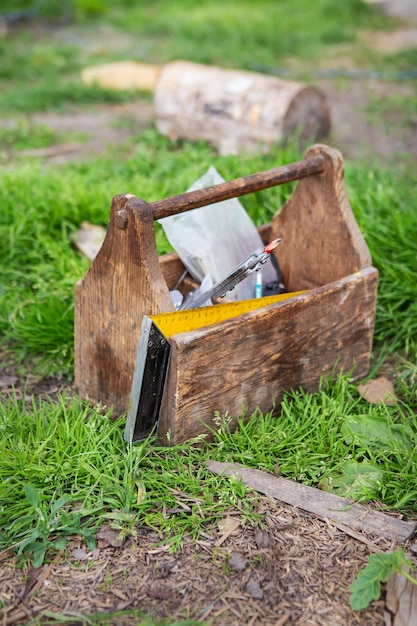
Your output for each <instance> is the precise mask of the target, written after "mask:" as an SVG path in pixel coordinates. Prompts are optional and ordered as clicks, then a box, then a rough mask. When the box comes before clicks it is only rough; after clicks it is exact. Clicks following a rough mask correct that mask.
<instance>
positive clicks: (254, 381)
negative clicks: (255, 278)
mask: <svg viewBox="0 0 417 626" xmlns="http://www.w3.org/2000/svg"><path fill="white" fill-rule="evenodd" d="M377 282H378V273H377V270H376V269H374V268H372V267H370V268H367V269H365V270H362V271H361V272H358V273H357V274H354V275H351V276H348V277H345V278H343V279H342V280H340V281H336V282H334V283H331V284H330V285H326V286H324V287H320V288H318V289H314V290H312V291H311V292H307V293H305V294H302V295H299V296H295V297H293V298H291V299H289V300H286V301H283V302H280V303H277V304H273V305H269V306H268V307H264V308H262V309H259V310H256V311H252V312H250V313H246V314H244V315H241V316H240V317H238V318H234V319H230V320H227V321H224V322H221V323H218V324H214V325H212V326H208V327H207V328H202V329H200V330H196V331H191V332H188V333H182V334H178V335H174V336H172V337H171V340H170V341H171V345H172V351H171V364H170V370H169V375H168V381H167V387H166V390H165V397H164V400H163V404H162V410H161V417H160V423H159V429H158V434H159V437H160V439H161V441H164V442H168V440H169V441H171V442H175V443H179V442H181V441H185V440H186V439H188V438H190V437H194V436H196V435H198V434H199V433H201V432H207V433H208V432H209V429H208V428H206V427H205V426H204V423H206V424H209V425H212V419H213V417H214V413H215V411H219V412H220V413H224V412H225V411H228V413H229V415H232V416H236V417H239V416H240V415H242V413H243V412H244V411H245V410H246V414H248V415H250V414H251V413H252V412H253V411H254V410H255V409H256V408H257V407H259V408H260V409H261V410H262V411H269V410H271V408H272V406H273V403H274V401H275V403H276V405H277V406H278V405H279V402H280V400H281V398H282V393H283V391H284V390H290V389H294V388H298V387H301V386H302V387H304V388H305V389H306V390H309V391H315V390H317V388H318V385H319V383H320V378H321V377H322V376H324V375H326V374H335V373H336V372H339V371H345V372H351V371H352V370H353V372H352V374H353V376H355V377H361V376H364V375H365V374H366V373H367V372H368V368H369V358H370V352H371V346H372V337H373V325H374V317H375V302H376V291H377ZM168 432H169V433H170V437H167V436H166V435H167V433H168Z"/></svg>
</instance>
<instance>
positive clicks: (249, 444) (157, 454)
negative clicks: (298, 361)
mask: <svg viewBox="0 0 417 626" xmlns="http://www.w3.org/2000/svg"><path fill="white" fill-rule="evenodd" d="M416 374H417V371H416V370H415V371H414V373H413V376H414V382H413V384H412V385H411V386H410V388H408V387H407V388H406V395H405V396H404V398H403V400H402V401H399V402H398V403H397V404H396V405H395V406H393V407H388V406H386V405H384V404H382V405H369V404H367V403H366V402H365V401H364V400H362V399H361V398H360V397H359V395H358V392H357V390H356V387H355V386H354V385H352V384H351V383H350V382H349V380H348V378H347V377H339V378H338V379H337V380H336V381H335V382H333V383H331V382H327V383H326V384H323V385H322V389H321V390H320V391H319V392H318V393H316V394H308V393H305V392H303V391H302V390H299V391H294V392H291V393H289V394H287V395H286V396H285V397H284V400H283V402H282V406H281V415H280V417H279V418H276V417H274V416H273V415H272V414H262V413H260V412H255V414H254V415H253V416H252V417H251V418H250V419H249V420H247V421H245V420H244V419H243V418H241V419H239V420H238V425H237V428H236V431H235V432H234V433H232V432H231V431H230V427H229V424H230V417H229V416H227V415H225V416H223V417H221V416H218V417H217V420H216V421H217V426H216V428H215V429H214V430H213V435H214V439H215V442H214V444H209V443H205V441H204V437H203V436H202V437H200V438H198V439H197V440H195V441H190V442H187V443H186V444H183V445H179V446H175V447H172V448H169V449H166V448H158V447H157V446H156V445H155V444H154V443H153V442H152V441H148V442H144V443H141V444H138V445H135V446H131V445H129V444H127V443H126V442H124V440H123V426H124V420H123V419H120V420H117V421H112V420H110V419H109V416H108V415H106V414H104V415H103V413H102V411H101V410H100V407H87V406H85V404H83V403H82V402H81V401H80V400H79V399H74V398H72V399H71V398H68V397H65V396H61V397H60V398H59V400H58V402H57V403H54V402H52V401H35V400H33V402H32V404H27V403H25V400H22V401H17V400H15V399H14V398H10V399H9V400H8V401H5V402H3V403H1V404H0V448H1V450H2V454H1V456H0V481H1V483H2V504H1V508H0V529H1V535H0V542H1V544H2V547H7V546H11V545H13V546H15V547H16V549H17V551H18V553H19V554H21V555H22V557H24V556H25V555H26V554H28V555H29V556H30V557H31V558H33V560H34V565H35V566H38V565H39V564H40V563H42V561H43V559H44V558H45V555H46V556H49V555H50V554H52V553H53V551H54V550H58V549H63V548H65V545H66V540H67V537H68V536H70V535H74V534H79V535H81V536H82V537H83V538H84V539H85V541H86V544H87V546H88V547H90V548H91V547H93V546H94V534H95V531H96V530H97V527H98V526H99V525H100V524H101V523H102V522H103V521H104V520H106V521H107V522H108V523H110V524H111V525H112V526H113V527H114V528H116V529H118V530H120V533H122V535H123V534H124V535H126V534H134V533H135V528H136V527H137V525H146V526H147V527H151V528H154V529H157V530H158V531H159V532H160V533H162V536H163V537H164V539H163V540H164V541H165V542H168V543H170V544H171V548H172V549H173V550H175V549H176V548H177V547H178V546H179V545H180V542H181V540H182V537H183V536H184V534H185V533H187V534H188V535H189V536H191V537H192V538H197V537H198V536H199V535H200V533H201V531H202V530H206V531H210V529H212V528H213V526H214V525H215V524H216V522H217V521H218V520H219V519H220V518H221V517H222V516H223V515H224V511H225V510H227V509H228V508H230V507H235V508H237V509H238V510H240V511H241V514H242V518H243V519H244V520H246V522H247V523H250V524H255V525H262V516H259V515H258V513H257V506H256V505H257V500H258V498H257V496H256V495H255V494H252V495H251V493H250V490H249V489H248V488H246V487H244V486H243V485H242V484H241V483H240V482H237V481H233V480H229V479H228V478H225V477H221V476H217V475H213V474H211V473H210V472H208V471H207V470H206V468H205V461H206V459H208V458H212V459H215V460H219V461H229V462H238V463H243V464H244V465H246V466H248V467H257V468H261V469H264V470H266V471H270V472H273V471H274V468H275V465H276V463H277V462H279V466H280V473H281V475H282V476H284V477H288V478H292V479H295V480H298V481H301V482H303V483H305V484H309V485H314V486H319V485H320V486H322V487H324V488H326V489H330V490H333V491H335V492H336V493H339V494H345V495H348V496H350V497H355V499H357V500H359V501H369V500H374V501H379V502H380V503H381V506H384V507H388V508H391V509H398V510H401V511H404V512H407V511H408V512H410V511H411V512H414V513H416V512H417V505H416V502H417V483H416V481H415V468H416V464H417V417H416V412H415V409H416V408H417V405H416V399H415V390H416ZM413 386H414V388H413V389H412V387H413ZM197 442H198V443H199V445H198V446H197V445H195V444H196V443H197ZM181 493H186V494H187V502H186V504H187V506H186V507H181V508H180V512H179V511H178V506H177V505H178V500H180V499H181ZM170 510H175V511H176V514H175V515H165V514H164V511H168V512H169V511H170ZM1 544H0V545H1Z"/></svg>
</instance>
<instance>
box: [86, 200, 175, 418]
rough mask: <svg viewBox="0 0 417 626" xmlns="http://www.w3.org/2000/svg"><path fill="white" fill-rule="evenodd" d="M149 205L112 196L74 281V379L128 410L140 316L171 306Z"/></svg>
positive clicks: (94, 395)
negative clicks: (87, 262)
mask: <svg viewBox="0 0 417 626" xmlns="http://www.w3.org/2000/svg"><path fill="white" fill-rule="evenodd" d="M173 309H174V305H173V302H172V300H171V297H170V295H169V291H168V287H167V284H166V282H165V280H164V278H163V275H162V272H161V269H160V265H159V261H158V255H157V252H156V245H155V235H154V221H153V216H152V211H151V209H149V208H148V205H147V203H146V202H144V201H143V200H140V199H139V198H135V197H134V196H132V195H127V194H124V195H119V196H115V198H113V202H112V208H111V214H110V221H109V227H108V229H107V234H106V238H105V240H104V242H103V245H102V247H101V248H100V250H99V252H98V254H97V256H96V257H95V259H94V260H93V262H92V263H91V266H90V268H89V270H88V272H87V274H86V275H85V276H84V278H83V279H82V280H80V281H79V282H78V283H77V285H76V287H75V312H74V315H75V344H74V350H75V384H76V387H77V390H78V392H79V394H80V395H81V396H83V397H85V398H88V399H89V400H91V401H92V402H102V403H103V404H105V405H106V406H108V407H109V408H110V407H113V408H114V410H115V414H116V415H117V414H120V413H122V412H124V411H126V409H127V406H128V401H129V396H130V388H131V383H132V377H133V371H134V368H135V360H136V352H137V348H138V343H139V334H140V327H141V323H142V317H143V315H146V314H153V313H162V312H166V311H172V310H173Z"/></svg>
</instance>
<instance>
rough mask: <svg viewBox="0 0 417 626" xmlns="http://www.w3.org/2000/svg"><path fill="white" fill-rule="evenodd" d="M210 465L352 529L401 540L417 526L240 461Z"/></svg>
mask: <svg viewBox="0 0 417 626" xmlns="http://www.w3.org/2000/svg"><path fill="white" fill-rule="evenodd" d="M207 468H208V469H209V470H210V472H213V473H214V474H222V475H225V476H232V477H234V478H236V479H238V480H241V481H242V483H243V484H244V485H246V486H247V487H251V488H252V489H255V490H256V491H259V492H260V493H263V494H265V495H266V496H268V497H270V498H274V499H276V500H281V501H282V502H285V503H286V504H291V505H293V506H296V507H298V508H300V509H303V510H304V511H308V512H309V513H314V514H315V515H317V516H318V517H320V518H325V519H327V520H329V521H330V522H332V521H333V520H334V521H336V522H337V523H342V524H344V525H345V526H348V527H350V528H354V529H356V530H360V531H363V532H365V533H367V534H368V533H370V534H373V535H377V536H379V537H384V538H385V539H389V540H392V541H396V542H398V543H404V542H405V541H407V540H408V539H410V537H411V536H412V535H413V533H414V532H415V530H416V527H417V524H416V523H414V522H404V521H402V520H399V519H397V518H395V517H392V516H390V515H387V514H386V513H382V512H381V511H373V510H372V509H370V508H368V507H365V506H363V505H361V504H355V503H352V501H351V500H348V499H347V498H342V497H340V496H337V495H335V494H333V493H327V492H325V491H321V490H320V489H315V488H314V487H308V486H307V485H302V484H300V483H297V482H295V481H293V480H290V479H288V478H281V477H280V476H272V475H271V474H267V473H266V472H262V471H260V470H256V469H250V468H248V467H244V466H243V465H239V464H238V463H220V462H218V461H207Z"/></svg>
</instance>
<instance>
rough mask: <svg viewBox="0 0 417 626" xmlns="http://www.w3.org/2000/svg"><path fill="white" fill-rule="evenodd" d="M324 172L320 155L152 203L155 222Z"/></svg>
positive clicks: (322, 158)
mask: <svg viewBox="0 0 417 626" xmlns="http://www.w3.org/2000/svg"><path fill="white" fill-rule="evenodd" d="M324 170H325V159H324V157H323V156H322V155H321V154H318V155H316V156H312V157H307V158H306V159H303V160H302V161H296V162H295V163H290V164H289V165H282V166H281V167H275V168H273V169H271V170H267V171H266V172H259V173H257V174H250V175H249V176H244V177H242V178H236V179H235V180H231V181H228V182H225V183H221V184H219V185H213V186H212V187H207V188H206V189H199V190H197V191H189V192H188V193H182V194H179V195H178V196H172V197H171V198H165V199H164V200H157V201H156V202H150V203H149V205H148V206H150V207H151V209H152V214H153V219H154V220H160V219H162V218H163V217H168V216H169V215H177V214H178V213H183V212H185V211H190V210H191V209H197V208H198V207H202V206H206V205H208V204H213V203H215V202H221V201H222V200H228V199H229V198H237V197H238V196H244V195H246V194H249V193H253V192H255V191H261V190H262V189H268V188H269V187H275V186H276V185H282V184H283V183H289V182H291V181H293V180H299V179H301V178H306V177H308V176H313V175H314V174H321V173H322V172H324Z"/></svg>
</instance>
